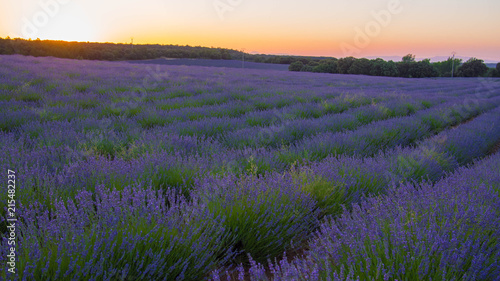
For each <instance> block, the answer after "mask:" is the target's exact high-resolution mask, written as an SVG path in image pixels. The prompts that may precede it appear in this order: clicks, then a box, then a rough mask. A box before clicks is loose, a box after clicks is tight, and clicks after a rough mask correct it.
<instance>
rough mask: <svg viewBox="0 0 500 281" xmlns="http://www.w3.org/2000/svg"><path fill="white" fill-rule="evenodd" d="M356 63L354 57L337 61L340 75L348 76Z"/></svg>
mask: <svg viewBox="0 0 500 281" xmlns="http://www.w3.org/2000/svg"><path fill="white" fill-rule="evenodd" d="M355 61H356V58H354V57H347V58H341V59H339V60H338V61H337V67H338V70H339V73H340V74H347V73H348V71H349V68H351V65H352V64H353V63H354V62H355Z"/></svg>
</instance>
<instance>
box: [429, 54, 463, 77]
mask: <svg viewBox="0 0 500 281" xmlns="http://www.w3.org/2000/svg"><path fill="white" fill-rule="evenodd" d="M461 64H462V59H453V58H452V57H449V58H448V59H447V60H445V61H440V62H435V63H433V64H432V65H434V66H435V67H436V69H437V71H438V72H439V76H441V77H451V69H452V68H453V66H454V67H455V69H454V71H453V73H457V68H458V67H459V66H460V65H461Z"/></svg>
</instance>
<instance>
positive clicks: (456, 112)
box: [0, 55, 500, 280]
mask: <svg viewBox="0 0 500 281" xmlns="http://www.w3.org/2000/svg"><path fill="white" fill-rule="evenodd" d="M239 63H241V62H239ZM259 65H260V64H259ZM499 105H500V82H499V80H498V79H482V78H481V79H465V78H457V79H403V78H388V77H368V76H356V75H332V74H316V73H294V72H285V71H276V70H260V69H259V70H257V69H256V70H253V69H236V68H213V67H202V66H189V67H187V66H176V65H156V64H131V63H127V62H95V61H83V60H78V61H75V60H65V59H56V58H33V57H22V56H17V55H16V56H0V130H1V132H0V170H1V171H2V174H3V173H5V171H7V170H12V171H15V173H16V175H17V181H16V193H15V196H16V197H15V198H16V202H17V203H16V204H17V206H16V207H17V212H16V216H17V219H18V223H17V229H18V234H17V235H18V236H17V239H18V246H17V252H16V253H17V258H18V260H17V263H16V268H17V270H18V274H17V275H9V273H7V270H6V268H7V265H6V256H7V254H8V252H9V247H8V244H7V243H8V239H7V238H6V237H7V233H8V229H7V221H6V220H7V218H8V216H9V212H8V211H7V208H3V207H2V209H1V210H0V215H1V216H0V217H1V219H0V231H2V234H3V236H4V238H3V240H2V242H1V248H0V262H1V266H0V268H1V270H2V271H1V273H0V276H1V277H2V279H4V278H8V279H16V278H19V279H23V278H26V279H28V280H91V279H92V280H163V279H165V280H200V279H213V280H217V279H219V278H221V279H224V278H227V279H235V280H243V279H245V278H246V279H252V280H265V279H268V278H269V279H270V278H276V279H279V278H281V280H325V279H326V278H327V275H328V276H329V277H330V278H331V279H332V280H333V279H335V278H338V279H340V280H348V279H349V278H354V279H356V278H357V277H359V278H360V279H368V278H372V277H373V278H375V279H380V280H382V279H384V280H385V279H391V280H392V279H399V280H401V279H413V280H417V279H418V280H422V279H430V278H432V279H433V280H449V279H453V278H456V279H476V280H495V278H498V276H499V275H498V272H500V265H499V264H498V263H497V261H498V259H499V256H500V254H499V253H500V247H499V245H498V239H500V234H499V232H498V229H500V225H499V224H500V220H499V219H498V218H499V214H500V208H499V204H498V202H500V201H499V196H500V191H499V190H500V177H499V175H500V154H499V153H496V152H497V151H498V145H499V142H500V125H499V123H500V107H499ZM489 155H492V156H491V157H490V158H488V159H486V160H481V159H482V158H485V157H487V156H489ZM472 164H474V166H469V165H472ZM6 179H7V176H5V181H6ZM0 199H1V200H2V202H4V201H5V202H6V201H7V200H8V199H9V198H8V193H7V192H6V191H5V192H4V191H2V193H1V194H0ZM4 234H5V235H4ZM295 257H298V258H297V259H295V260H294V261H292V259H293V258H295ZM282 258H283V260H282V261H281V262H280V259H282ZM275 259H276V262H274V261H275ZM268 260H270V262H268ZM238 265H240V266H238ZM226 270H227V273H226V272H225V271H226Z"/></svg>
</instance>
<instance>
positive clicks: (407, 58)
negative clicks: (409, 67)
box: [402, 54, 415, 63]
mask: <svg viewBox="0 0 500 281" xmlns="http://www.w3.org/2000/svg"><path fill="white" fill-rule="evenodd" d="M402 62H403V63H412V62H415V55H412V54H408V55H406V56H404V57H403V59H402Z"/></svg>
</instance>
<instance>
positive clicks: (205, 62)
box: [129, 59, 288, 71]
mask: <svg viewBox="0 0 500 281" xmlns="http://www.w3.org/2000/svg"><path fill="white" fill-rule="evenodd" d="M129 63H137V64H159V65H186V66H207V67H227V68H247V69H263V70H281V71H288V64H273V63H259V62H249V61H246V62H243V61H239V60H210V59H153V60H135V61H129Z"/></svg>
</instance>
